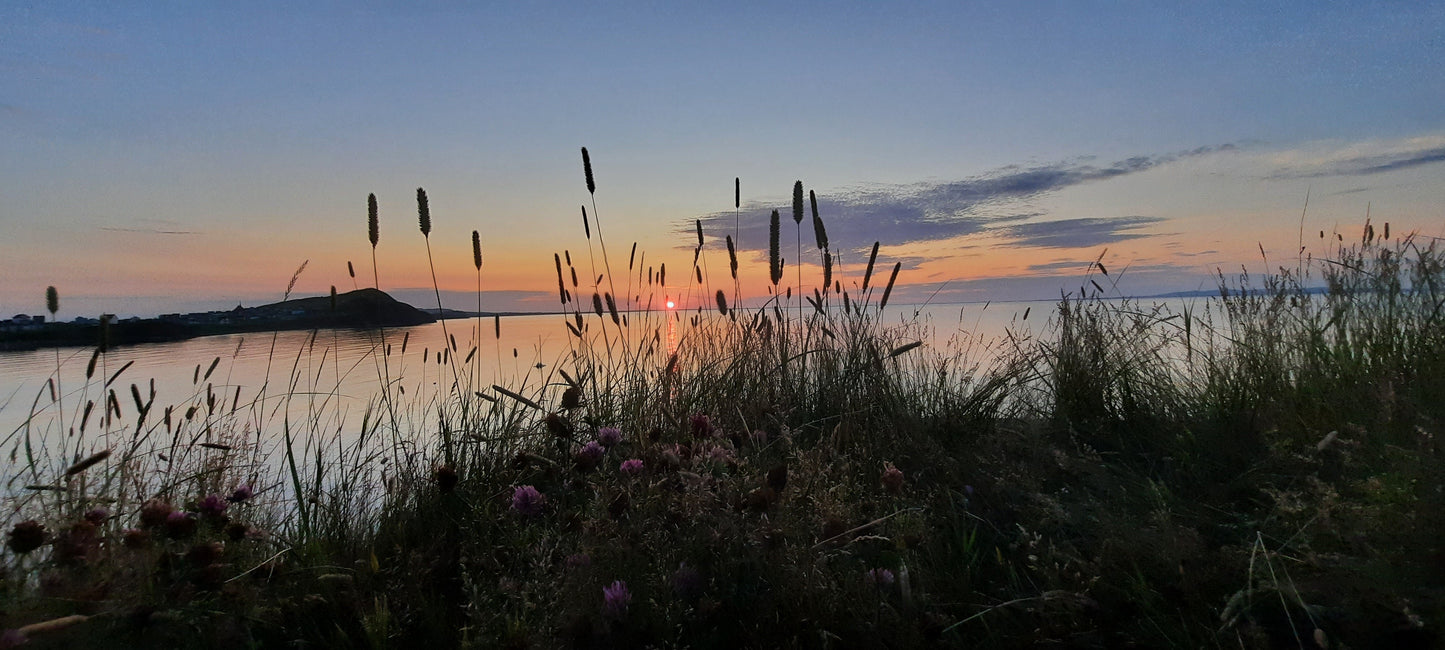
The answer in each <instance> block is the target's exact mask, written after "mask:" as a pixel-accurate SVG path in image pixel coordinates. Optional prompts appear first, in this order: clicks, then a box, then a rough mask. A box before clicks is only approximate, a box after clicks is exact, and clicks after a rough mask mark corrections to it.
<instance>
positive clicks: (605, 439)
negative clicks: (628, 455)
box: [597, 427, 622, 447]
mask: <svg viewBox="0 0 1445 650" xmlns="http://www.w3.org/2000/svg"><path fill="white" fill-rule="evenodd" d="M597 442H599V443H602V446H603V447H611V446H613V445H615V444H617V443H619V442H622V430H621V429H618V428H617V427H602V428H601V429H598V430H597Z"/></svg>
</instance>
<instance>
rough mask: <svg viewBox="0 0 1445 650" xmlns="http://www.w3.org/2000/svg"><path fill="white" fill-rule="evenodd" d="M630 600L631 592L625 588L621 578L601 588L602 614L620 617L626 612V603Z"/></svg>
mask: <svg viewBox="0 0 1445 650" xmlns="http://www.w3.org/2000/svg"><path fill="white" fill-rule="evenodd" d="M631 602H632V592H630V591H628V590H627V583H625V582H623V581H621V580H617V581H615V582H613V583H612V585H611V586H607V587H603V588H602V614H603V615H605V616H607V617H609V618H622V617H623V615H625V614H627V605H628V603H631Z"/></svg>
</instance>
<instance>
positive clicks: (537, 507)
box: [512, 485, 547, 517]
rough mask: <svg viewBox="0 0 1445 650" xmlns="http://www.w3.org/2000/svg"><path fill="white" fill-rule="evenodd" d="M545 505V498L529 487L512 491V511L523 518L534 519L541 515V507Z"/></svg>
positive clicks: (524, 486) (525, 486)
mask: <svg viewBox="0 0 1445 650" xmlns="http://www.w3.org/2000/svg"><path fill="white" fill-rule="evenodd" d="M546 503H547V497H545V496H543V495H542V493H541V492H538V491H537V488H534V487H532V486H530V485H523V486H521V487H519V488H517V489H515V490H513V491H512V509H513V510H516V511H517V513H518V514H521V515H523V516H526V517H535V516H537V515H540V514H542V506H544V505H546Z"/></svg>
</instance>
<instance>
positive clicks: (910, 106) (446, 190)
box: [0, 1, 1445, 320]
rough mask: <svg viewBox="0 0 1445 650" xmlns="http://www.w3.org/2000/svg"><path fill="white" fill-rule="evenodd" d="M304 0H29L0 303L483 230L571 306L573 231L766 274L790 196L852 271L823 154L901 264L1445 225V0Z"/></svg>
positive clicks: (1187, 253)
mask: <svg viewBox="0 0 1445 650" xmlns="http://www.w3.org/2000/svg"><path fill="white" fill-rule="evenodd" d="M295 4H296V3H266V2H255V3H249V2H248V3H197V2H154V3H109V2H100V3H71V2H33V3H27V2H14V1H9V2H4V3H0V150H3V152H4V153H3V154H0V314H3V315H4V316H9V315H11V314H15V313H32V314H33V313H41V312H43V310H44V306H45V302H44V295H45V287H46V286H50V285H54V286H55V287H56V288H57V290H58V291H59V294H60V296H61V309H60V312H59V314H58V315H59V317H60V318H61V319H63V320H69V319H71V318H74V317H76V316H94V315H97V314H99V313H101V312H111V313H116V314H120V315H122V316H125V315H141V316H148V315H154V314H159V313H165V312H176V311H182V312H184V311H197V310H205V309H214V308H226V307H233V306H235V305H236V304H246V305H248V306H251V305H257V304H264V303H267V302H272V301H276V300H279V299H281V298H282V296H283V295H284V294H286V289H287V287H288V285H289V284H290V283H291V281H292V278H293V275H295V284H294V287H293V288H292V292H291V295H292V296H305V295H320V294H324V293H326V292H327V291H329V289H330V287H331V286H336V287H337V288H338V290H342V291H345V290H349V289H351V288H353V287H356V286H373V285H375V284H376V283H377V281H378V280H379V284H380V286H381V288H382V289H384V290H387V291H389V292H391V293H393V294H394V295H396V296H398V297H399V298H402V299H404V300H407V301H408V302H412V303H413V304H416V305H418V306H422V307H425V306H428V305H431V306H435V301H436V297H435V294H434V292H433V280H432V272H433V271H432V269H433V268H434V269H435V276H436V285H437V287H438V288H439V289H440V293H442V295H443V297H444V301H445V302H446V304H447V306H449V307H457V308H467V307H472V308H475V307H476V304H477V300H478V298H477V294H476V290H477V274H476V269H475V267H474V266H473V260H472V250H471V232H472V231H473V230H477V231H479V234H480V237H481V242H482V249H483V268H482V278H481V283H482V289H483V295H482V297H481V302H482V306H483V308H484V309H488V310H492V309H496V310H549V309H555V308H556V306H557V293H558V292H557V288H556V285H557V277H556V271H555V266H554V261H553V255H554V253H562V252H563V251H567V252H568V253H570V257H571V259H572V261H573V263H574V266H575V267H576V268H577V269H578V271H579V273H581V275H582V284H583V285H590V284H591V282H590V281H589V280H588V276H589V274H590V273H592V267H594V266H595V267H597V268H598V269H599V270H598V271H597V272H598V273H601V272H603V271H602V270H601V269H605V268H606V267H607V266H609V265H610V266H611V267H612V268H613V269H614V270H616V271H617V273H616V275H615V277H614V280H616V282H615V283H614V284H623V282H622V281H623V280H625V279H627V278H628V277H632V278H633V280H632V281H631V282H630V284H631V285H633V287H634V289H633V290H632V293H633V294H634V295H636V293H637V292H636V289H635V286H636V285H637V284H638V283H637V281H636V279H635V278H636V274H637V272H638V271H637V269H634V270H633V272H632V273H633V275H632V276H628V275H626V274H625V272H624V271H623V270H622V268H623V267H625V266H626V264H627V262H628V260H629V257H630V250H631V247H632V245H633V243H634V242H636V244H637V251H638V257H639V259H640V260H641V263H642V264H644V265H646V266H653V265H659V264H662V263H666V264H667V266H668V269H669V274H668V276H667V279H668V282H669V284H670V285H671V286H670V287H668V288H667V289H666V290H665V291H663V292H662V293H666V294H668V295H673V294H681V293H686V292H687V284H688V283H687V278H688V276H689V275H690V273H689V271H691V270H692V269H691V262H692V257H693V247H694V246H695V245H696V244H697V236H696V230H695V229H696V227H697V224H699V223H701V225H702V227H703V232H704V246H703V250H702V254H701V259H700V260H699V262H700V264H701V265H702V266H704V267H706V280H707V284H708V285H709V286H710V287H720V286H731V279H730V278H729V277H728V275H727V273H728V271H727V267H728V262H727V252H726V247H725V241H724V240H725V237H726V236H727V235H735V239H736V243H737V246H738V249H739V256H740V258H741V259H740V263H741V264H740V266H741V268H740V274H741V282H742V288H743V291H744V292H745V294H747V295H748V296H751V301H752V303H753V304H757V303H759V302H760V300H761V298H759V297H760V296H766V292H767V290H768V287H769V285H768V262H767V246H768V234H767V229H768V215H769V214H770V213H771V211H772V210H773V209H779V210H780V211H781V212H782V215H783V221H784V223H783V228H782V241H783V243H784V245H783V247H782V249H783V250H782V256H783V257H784V258H785V265H786V277H788V278H789V279H790V280H793V281H796V277H795V276H794V272H795V271H796V269H797V259H798V246H797V240H798V239H801V240H802V242H803V245H802V258H801V259H802V261H803V264H802V272H803V274H804V286H805V287H811V286H816V285H817V283H818V281H819V280H818V277H819V276H820V274H821V271H820V269H819V263H818V260H819V258H820V255H819V252H818V251H817V250H816V248H815V241H814V239H815V237H814V233H813V230H812V224H811V214H809V215H808V218H807V219H805V220H804V221H803V223H802V224H801V226H794V225H793V224H790V223H788V222H790V221H792V219H791V216H792V187H793V183H794V181H796V180H801V181H802V182H803V184H804V186H805V187H806V188H807V189H808V190H812V191H814V192H816V194H817V196H818V204H819V211H820V216H821V218H822V220H823V222H824V223H825V224H826V226H827V231H828V235H829V243H830V252H831V253H832V254H834V255H835V256H836V258H837V259H838V261H839V265H838V267H837V269H836V271H835V274H836V276H837V277H839V278H840V279H841V281H842V284H843V285H844V288H849V289H850V290H851V291H853V292H854V293H856V290H857V287H858V285H859V284H861V276H862V267H863V266H864V265H865V263H866V259H867V255H868V252H869V250H870V249H871V247H872V245H873V243H874V242H875V241H876V242H878V243H879V249H880V250H879V255H878V260H879V261H878V265H879V268H881V269H890V270H891V267H892V266H893V265H894V264H898V265H899V266H900V268H901V270H900V272H899V275H898V279H897V287H896V289H895V292H894V295H895V296H896V297H895V298H894V300H903V301H921V300H925V299H930V298H931V299H933V300H934V301H968V300H1019V299H1048V298H1051V297H1057V296H1058V295H1059V293H1060V291H1070V290H1077V288H1078V286H1079V285H1080V284H1081V283H1082V282H1083V281H1084V278H1085V277H1086V275H1087V274H1088V273H1089V270H1088V269H1089V263H1090V262H1092V261H1094V260H1103V262H1104V264H1105V265H1106V266H1107V267H1108V268H1109V269H1110V271H1111V272H1112V275H1111V281H1112V280H1117V282H1118V285H1117V287H1114V286H1113V285H1111V290H1112V291H1116V292H1121V293H1128V294H1134V295H1144V294H1151V293H1160V292H1169V291H1187V290H1197V289H1208V288H1211V287H1213V286H1214V285H1215V283H1216V282H1217V277H1218V276H1217V274H1218V273H1220V272H1222V273H1224V274H1225V275H1226V276H1232V275H1236V274H1238V273H1241V272H1244V271H1248V272H1250V273H1268V272H1270V271H1272V270H1276V269H1277V268H1278V267H1279V266H1284V265H1288V266H1290V267H1293V266H1294V262H1295V260H1296V259H1297V255H1298V254H1299V253H1298V252H1299V250H1300V246H1301V244H1304V245H1305V247H1306V248H1307V249H1308V252H1309V253H1310V254H1316V255H1318V254H1326V253H1327V249H1328V245H1327V243H1326V240H1323V239H1321V238H1320V236H1319V235H1320V232H1321V231H1324V232H1326V233H1328V234H1331V235H1333V234H1334V233H1336V232H1338V233H1341V234H1342V235H1343V236H1344V238H1345V239H1346V240H1353V239H1357V238H1358V236H1359V232H1360V230H1361V228H1362V226H1363V224H1364V222H1365V219H1366V214H1367V212H1368V215H1369V218H1370V219H1371V220H1372V222H1373V223H1376V224H1379V223H1383V222H1391V223H1392V225H1393V233H1392V234H1395V235H1396V236H1400V235H1403V234H1407V233H1412V232H1414V233H1418V235H1417V236H1419V237H1421V238H1425V239H1423V241H1431V240H1429V239H1428V238H1431V237H1442V236H1445V215H1442V206H1445V3H1440V2H1384V3H1380V2H1370V3H1351V2H1338V3H1318V2H1295V3H1290V2H1271V3H1260V2H1238V3H1223V2H1200V3H1187V6H1184V5H1185V4H1186V3H1153V2H1083V1H1080V2H1058V3H1051V2H1029V3H1011V2H1010V3H1002V2H1000V3H976V2H957V1H953V2H941V3H930V2H917V3H842V2H830V3H805V2H796V3H787V5H788V6H786V7H783V6H775V5H776V4H777V3H727V4H723V3H674V2H657V3H642V2H636V3H628V2H618V3H593V4H596V5H598V6H588V7H585V8H582V7H579V6H577V5H576V4H575V3H567V4H554V3H544V2H537V3H491V4H479V3H457V4H452V3H434V2H421V3H400V2H397V3H391V2H346V3H335V4H331V3H306V4H305V5H304V6H293V5H295ZM584 146H585V147H587V148H588V150H589V152H590V153H591V157H592V162H593V164H594V167H595V169H594V171H595V178H596V185H597V191H596V194H595V196H594V195H590V194H589V193H588V191H587V188H586V186H585V183H584V180H583V174H582V165H581V156H580V148H581V147H584ZM734 179H739V181H738V182H739V183H740V187H741V192H740V196H741V200H740V201H739V203H740V205H739V206H737V207H736V210H735V206H734V198H735V197H734ZM418 187H422V188H425V189H426V191H427V193H428V195H429V199H430V207H431V213H432V221H433V231H432V232H431V234H430V236H429V237H425V238H424V237H423V236H422V234H421V232H420V231H419V228H418V224H417V208H416V198H415V197H416V189H417V188H418ZM370 193H375V194H376V196H377V199H378V203H379V207H380V235H381V236H380V241H379V244H378V246H377V247H376V249H375V255H376V264H375V269H376V273H375V274H373V265H372V252H373V251H372V247H371V245H370V243H369V241H368V237H367V232H366V225H365V222H366V198H367V195H368V194H370ZM594 199H595V206H594V204H593V200H594ZM582 206H586V209H587V211H588V212H589V214H590V218H591V221H590V222H589V224H588V225H589V228H592V229H594V230H593V231H592V233H591V234H592V238H590V239H589V238H588V237H587V236H586V235H585V234H584V228H583V224H582V223H581V222H582V215H581V208H582ZM596 229H600V231H601V234H600V237H599V233H598V232H597V230H596ZM1302 233H1303V234H1302ZM1306 235H1308V236H1306ZM601 237H605V242H606V243H607V248H608V251H607V252H608V256H607V258H606V263H604V260H603V258H602V251H601V247H600V246H599V245H598V244H599V243H600V242H599V241H598V240H599V239H600V238H601ZM1337 241H1338V240H1337ZM589 244H591V251H590V253H589ZM790 244H791V245H790ZM428 246H429V247H430V250H431V259H432V264H430V265H429V264H428V253H427V249H428ZM348 262H352V263H353V267H354V269H355V270H356V277H355V278H354V279H353V278H352V277H351V276H350V275H349V274H348V272H347V263H348ZM303 263H304V264H305V268H304V269H303V270H302V272H301V273H300V274H299V275H296V271H297V269H298V268H300V267H301V266H302V264H303ZM643 275H644V276H645V273H644V274H643ZM694 280H695V277H694ZM644 281H645V277H644ZM875 282H876V281H875ZM569 283H570V280H569ZM788 283H789V282H788V281H787V280H785V281H784V284H785V285H786V284H788ZM604 284H607V283H604ZM582 289H583V290H584V291H583V293H590V291H591V289H590V287H589V286H583V287H582ZM621 291H624V292H625V291H627V290H626V289H622V290H621ZM643 300H644V301H645V300H646V298H645V297H644V298H643Z"/></svg>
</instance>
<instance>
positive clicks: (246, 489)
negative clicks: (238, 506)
mask: <svg viewBox="0 0 1445 650" xmlns="http://www.w3.org/2000/svg"><path fill="white" fill-rule="evenodd" d="M253 496H256V492H255V491H254V490H252V489H251V486H249V485H242V486H241V487H238V488H236V490H235V491H234V492H232V493H231V496H230V498H229V499H227V501H230V502H231V503H241V502H242V501H247V500H249V499H250V498H251V497H253Z"/></svg>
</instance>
